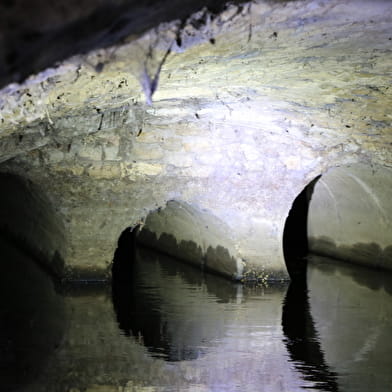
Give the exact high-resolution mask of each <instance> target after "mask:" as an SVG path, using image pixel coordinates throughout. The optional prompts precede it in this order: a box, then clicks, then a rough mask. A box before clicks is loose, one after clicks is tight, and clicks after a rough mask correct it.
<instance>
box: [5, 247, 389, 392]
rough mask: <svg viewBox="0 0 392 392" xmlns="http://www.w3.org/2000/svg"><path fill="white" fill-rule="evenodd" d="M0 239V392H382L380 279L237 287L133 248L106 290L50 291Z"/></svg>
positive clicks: (327, 276)
mask: <svg viewBox="0 0 392 392" xmlns="http://www.w3.org/2000/svg"><path fill="white" fill-rule="evenodd" d="M1 245H2V246H1V249H2V253H1V259H2V260H1V261H2V263H3V265H4V266H5V267H7V268H4V270H3V274H2V276H1V282H0V283H1V287H0V290H1V292H0V295H1V298H0V300H1V302H0V317H1V318H0V354H1V357H0V377H1V380H0V384H1V388H0V390H1V391H23V392H136V391H144V392H154V391H196V392H197V391H199V392H201V391H206V392H207V391H217V392H218V391H228V392H229V391H230V392H232V391H233V392H234V391H250V392H256V391H266V392H279V391H285V392H286V391H287V392H293V391H308V390H314V391H366V392H368V391H383V392H384V391H389V390H392V372H391V370H392V339H390V332H391V331H392V301H391V299H392V298H391V296H392V279H391V278H392V277H391V275H390V274H385V273H384V274H382V273H376V272H374V271H369V270H366V269H361V268H358V267H356V268H353V267H352V266H349V265H346V266H342V265H341V264H336V263H334V262H333V261H332V260H330V259H325V258H320V257H312V260H311V262H310V264H309V268H308V276H307V281H306V282H303V283H301V284H291V285H289V284H279V285H269V286H249V285H241V284H238V283H237V284H236V283H232V282H229V281H227V280H225V279H222V278H220V277H216V276H212V275H206V274H203V273H202V272H200V271H198V270H196V269H193V268H191V267H189V266H184V265H183V264H180V263H178V262H176V261H175V260H173V259H170V258H168V257H165V256H162V255H158V254H156V253H152V252H150V251H146V250H143V249H140V250H139V251H138V253H137V257H136V260H135V262H134V264H133V266H132V267H130V266H129V264H122V263H120V264H118V265H117V267H115V269H114V271H113V273H114V278H115V279H114V282H113V289H112V287H110V286H105V285H101V286H100V285H80V286H75V285H74V286H72V287H67V288H64V287H62V288H61V289H59V288H56V287H55V286H54V285H53V284H52V282H51V281H50V280H48V279H47V278H46V277H45V274H44V273H43V272H41V271H40V270H38V269H35V268H34V267H32V263H31V261H30V260H27V259H26V257H25V256H23V254H21V253H19V252H18V251H16V250H15V249H12V248H9V247H8V245H7V244H5V243H4V244H1ZM29 266H31V268H30V267H29Z"/></svg>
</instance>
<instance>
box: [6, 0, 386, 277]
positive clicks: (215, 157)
mask: <svg viewBox="0 0 392 392" xmlns="http://www.w3.org/2000/svg"><path fill="white" fill-rule="evenodd" d="M195 26H196V27H195ZM391 27H392V4H391V3H389V2H386V1H370V0H369V1H366V0H364V1H361V4H360V6H359V5H358V2H357V1H348V2H340V1H338V0H332V1H329V2H321V1H310V0H308V1H294V2H267V1H262V0H258V1H255V2H252V3H247V4H245V5H243V6H235V5H232V6H229V7H227V9H226V10H225V11H224V12H222V13H221V14H219V15H216V16H214V17H213V16H212V15H210V14H208V12H205V11H203V12H200V13H198V14H195V15H193V16H192V17H190V18H189V19H188V21H187V22H186V23H185V24H184V26H182V29H181V30H180V35H181V46H179V42H178V40H176V35H177V34H178V31H179V30H178V28H179V22H178V21H173V22H170V23H166V24H161V25H160V26H158V27H157V28H156V29H152V30H150V31H147V32H146V33H145V34H143V35H139V36H132V37H129V38H128V39H127V40H125V41H123V42H122V43H121V44H118V45H116V46H113V47H109V48H106V49H97V50H95V51H91V52H89V53H87V54H85V55H78V56H74V57H72V58H69V59H67V60H66V61H64V62H62V63H60V64H58V65H56V66H54V67H53V68H50V69H46V70H44V71H43V72H41V73H40V74H37V75H32V76H31V77H30V78H28V79H27V80H26V81H25V82H24V83H23V84H21V85H18V84H11V85H9V86H7V87H5V88H4V89H3V90H1V91H0V151H1V154H0V155H1V157H0V160H1V161H2V162H3V164H2V167H1V170H2V171H6V172H12V173H15V174H18V175H21V176H23V177H25V178H28V179H31V180H32V181H33V183H35V184H36V185H37V186H38V187H40V188H41V189H42V191H44V193H45V194H46V195H47V196H48V197H49V198H50V200H51V201H52V204H53V206H54V208H55V209H56V210H57V211H58V213H59V215H60V216H61V218H62V220H63V222H64V226H65V229H64V231H65V237H66V246H67V251H66V252H65V253H64V259H65V262H66V265H67V266H68V268H69V270H70V271H71V272H72V270H77V269H83V270H89V271H94V274H97V276H98V275H100V276H101V275H102V274H106V271H108V268H109V266H110V263H111V260H112V257H113V252H114V249H115V247H116V241H117V238H118V237H119V235H120V233H121V232H122V230H124V229H125V228H126V227H128V226H131V227H133V226H135V225H136V224H138V223H139V222H141V221H144V220H145V218H146V217H147V216H148V214H149V213H150V212H151V211H155V210H157V209H158V208H159V207H164V206H165V205H166V203H167V202H168V201H170V200H176V201H178V202H181V203H186V204H188V205H190V206H192V208H196V209H200V210H203V211H206V213H208V214H210V215H211V217H213V218H214V219H217V220H219V221H222V222H223V223H224V225H225V226H226V227H228V228H229V230H230V231H231V238H230V239H231V240H232V243H233V248H234V249H235V250H234V251H233V252H232V254H231V255H230V256H232V257H234V258H235V259H238V260H241V262H242V263H244V265H245V270H244V271H245V273H246V272H252V271H256V272H257V273H259V272H262V273H263V274H267V275H269V274H271V273H272V274H275V273H280V274H281V275H282V276H286V277H287V273H286V269H285V263H284V259H283V252H282V235H283V234H282V233H283V228H284V223H285V219H286V217H287V215H288V212H289V210H290V207H291V204H292V202H293V200H294V199H295V197H296V196H297V194H298V193H299V192H300V191H301V190H302V189H303V188H304V187H305V186H306V185H307V184H308V183H309V182H310V181H311V180H313V179H314V178H315V177H316V176H318V175H320V174H323V173H325V172H326V171H327V170H328V169H329V168H331V167H335V166H340V165H349V164H352V163H358V162H360V163H363V164H365V165H378V166H379V167H391V166H392V153H391V151H392V149H391V143H392V133H391V114H390V108H391V105H392V96H391V92H390V84H391V79H392V78H391V76H392V55H391V49H392V41H391V30H392V29H391ZM169 48H170V49H171V52H170V53H169V54H168V55H167V57H166V58H165V61H164V63H163V64H162V67H161V69H160V73H159V72H158V71H159V67H160V65H161V63H162V60H163V58H164V56H165V55H166V54H167V53H168V52H167V51H168V49H169ZM150 49H151V50H150ZM148 53H149V54H148ZM100 62H102V63H103V64H104V67H103V69H102V72H96V70H95V68H94V66H95V65H97V64H98V63H100ZM157 72H158V73H159V83H158V87H157V90H156V92H155V93H154V94H153V96H152V105H148V104H147V103H148V101H149V99H150V96H149V93H151V91H149V88H148V83H147V82H148V77H147V76H146V75H149V78H150V79H152V78H153V77H154V76H155V75H156V74H157ZM146 83H147V86H146ZM150 87H151V86H150ZM146 102H147V103H146ZM99 271H100V272H99Z"/></svg>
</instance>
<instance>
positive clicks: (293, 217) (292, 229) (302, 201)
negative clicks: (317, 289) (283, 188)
mask: <svg viewBox="0 0 392 392" xmlns="http://www.w3.org/2000/svg"><path fill="white" fill-rule="evenodd" d="M319 179H320V176H318V177H316V178H315V179H314V180H313V181H311V182H310V183H309V184H308V185H307V186H306V187H305V188H304V189H303V190H302V191H301V193H300V194H299V195H298V196H297V197H296V198H295V200H294V203H293V205H292V207H291V209H290V212H289V215H288V217H287V219H286V223H285V227H284V231H283V253H284V258H285V261H286V266H287V270H288V273H289V275H290V277H291V278H292V279H298V278H300V277H304V275H305V272H306V258H305V257H306V255H307V254H308V252H309V244H308V211H309V203H310V199H311V196H312V193H313V189H314V187H315V185H316V183H317V181H318V180H319Z"/></svg>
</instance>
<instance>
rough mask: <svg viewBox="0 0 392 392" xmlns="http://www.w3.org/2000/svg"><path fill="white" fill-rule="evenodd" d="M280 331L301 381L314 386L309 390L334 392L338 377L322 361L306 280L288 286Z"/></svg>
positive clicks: (322, 355)
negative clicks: (302, 379) (300, 375)
mask: <svg viewBox="0 0 392 392" xmlns="http://www.w3.org/2000/svg"><path fill="white" fill-rule="evenodd" d="M282 327H283V333H284V334H285V339H284V341H285V343H286V346H287V350H288V352H289V354H290V358H291V360H292V361H293V363H294V366H295V368H296V369H298V370H299V371H300V372H301V373H302V375H303V378H304V380H305V381H310V382H312V383H313V387H312V389H319V390H322V391H331V392H337V391H338V390H339V389H338V384H337V374H336V373H334V372H332V371H331V370H330V368H329V366H328V365H327V363H326V361H325V356H324V353H323V351H322V348H321V344H320V341H319V336H318V333H317V331H316V328H315V324H314V321H313V318H312V315H311V312H310V304H309V296H308V287H307V283H306V280H295V281H293V282H292V283H291V284H290V286H289V289H288V291H287V294H286V297H285V301H284V304H283V312H282Z"/></svg>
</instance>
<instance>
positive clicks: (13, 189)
mask: <svg viewBox="0 0 392 392" xmlns="http://www.w3.org/2000/svg"><path fill="white" fill-rule="evenodd" d="M0 187H1V189H2V192H0V237H2V238H3V239H4V240H6V241H8V242H11V243H12V244H13V245H14V246H16V247H17V248H18V249H20V250H23V251H24V252H25V253H26V254H28V255H29V257H30V258H31V259H32V260H34V261H35V262H36V263H37V264H39V265H40V267H41V268H44V269H45V270H46V272H48V273H49V274H50V275H52V276H53V277H55V278H62V277H63V276H64V258H65V249H66V244H65V232H64V226H63V222H62V220H61V219H60V217H59V215H58V213H57V212H56V211H55V209H54V207H53V206H52V203H51V202H50V200H49V199H48V198H47V197H46V195H45V194H44V192H42V190H41V189H40V188H39V187H38V186H36V185H35V184H33V183H32V182H31V181H30V180H28V179H25V178H22V177H19V176H16V175H13V174H8V173H0Z"/></svg>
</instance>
